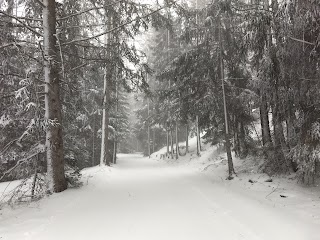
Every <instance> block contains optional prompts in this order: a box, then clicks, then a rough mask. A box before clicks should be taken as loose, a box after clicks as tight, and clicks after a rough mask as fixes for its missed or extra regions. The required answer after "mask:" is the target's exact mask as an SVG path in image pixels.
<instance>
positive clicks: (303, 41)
mask: <svg viewBox="0 0 320 240" xmlns="http://www.w3.org/2000/svg"><path fill="white" fill-rule="evenodd" d="M289 38H290V39H292V40H294V41H297V42H301V43H305V44H309V45H312V46H314V45H315V44H314V43H311V42H308V41H305V40H302V39H298V38H294V37H291V36H289Z"/></svg>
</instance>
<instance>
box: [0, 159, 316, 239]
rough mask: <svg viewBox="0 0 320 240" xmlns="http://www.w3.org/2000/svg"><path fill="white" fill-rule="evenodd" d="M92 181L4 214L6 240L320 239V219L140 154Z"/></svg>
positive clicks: (95, 173) (96, 171) (1, 227)
mask: <svg viewBox="0 0 320 240" xmlns="http://www.w3.org/2000/svg"><path fill="white" fill-rule="evenodd" d="M87 174H89V175H92V177H89V178H88V182H89V184H88V185H86V186H84V187H82V188H81V189H78V190H68V191H66V192H64V193H61V194H56V195H54V196H51V197H50V198H48V199H44V200H42V201H40V202H39V203H36V204H31V205H30V206H29V207H28V208H19V209H16V210H15V211H5V212H4V213H3V214H2V215H1V216H0V239H1V240H22V239H30V240H31V239H32V240H46V239H48V240H50V239H55V240H56V239H58V240H63V239H66V240H67V239H68V240H71V239H76V240H82V239H86V240H87V239H92V240H100V239H101V240H102V239H103V240H105V239H110V240H118V239H119V240H158V239H159V240H171V239H172V240H191V239H192V240H206V239H210V240H212V239H217V240H229V239H230V240H231V239H232V240H238V239H239V240H256V239H263V240H277V239H279V240H285V239H290V240H295V239H297V240H298V239H299V240H309V239H310V240H316V239H320V231H318V229H319V225H316V224H313V223H312V224H310V223H307V222H305V221H303V220H302V219H297V218H296V216H294V215H290V213H289V212H285V209H281V211H279V209H278V208H274V207H273V206H272V205H271V204H268V203H267V202H264V201H259V200H257V199H253V198H250V197H248V196H247V195H246V194H245V193H243V192H241V191H234V190H231V188H230V187H229V186H230V185H229V183H228V181H221V180H219V181H212V180H210V178H208V177H207V176H206V175H205V174H201V173H199V172H193V171H191V170H186V169H182V168H177V167H174V166H170V165H167V164H164V163H159V162H157V161H155V160H150V159H147V158H142V157H140V156H139V155H121V156H120V159H119V161H118V165H117V166H116V167H114V168H112V169H111V171H110V170H109V169H108V168H93V169H89V170H88V172H87Z"/></svg>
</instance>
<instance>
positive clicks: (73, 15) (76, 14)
mask: <svg viewBox="0 0 320 240" xmlns="http://www.w3.org/2000/svg"><path fill="white" fill-rule="evenodd" d="M122 1H123V0H120V1H117V2H114V3H110V4H108V5H105V6H101V7H92V8H89V9H85V10H83V11H80V12H77V13H73V14H70V15H68V16H65V17H61V18H57V21H62V20H66V19H68V18H70V17H75V16H78V15H81V14H83V13H86V12H90V11H92V10H99V9H103V8H107V7H111V6H112V5H115V4H117V3H120V2H122Z"/></svg>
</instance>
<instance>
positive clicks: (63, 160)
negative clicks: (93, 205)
mask: <svg viewBox="0 0 320 240" xmlns="http://www.w3.org/2000/svg"><path fill="white" fill-rule="evenodd" d="M0 29H1V33H0V70H1V71H0V181H1V182H7V181H12V180H17V179H25V182H24V183H25V184H29V189H31V190H32V193H31V195H30V197H31V198H32V199H33V198H37V197H39V196H43V194H48V193H54V192H61V191H64V190H65V189H67V186H68V185H69V186H72V185H76V184H78V183H79V182H78V181H79V175H80V170H81V169H83V168H86V167H91V166H96V165H100V166H102V165H108V166H109V165H114V164H116V162H117V153H119V152H121V153H132V152H135V151H140V152H141V151H142V152H144V154H145V155H146V156H148V155H149V156H150V154H151V153H152V152H155V151H158V150H159V149H161V148H162V147H166V149H167V150H166V154H165V156H163V157H169V158H172V159H174V158H175V159H178V158H179V157H181V156H183V155H185V154H186V153H188V136H191V135H192V136H197V154H198V155H201V151H202V146H201V139H202V140H204V141H206V142H207V143H210V144H212V145H217V144H223V145H224V150H225V151H226V153H227V159H228V176H227V177H228V179H230V180H231V179H233V177H234V175H235V174H236V172H235V170H234V167H233V159H232V158H233V154H235V156H236V157H239V158H246V157H247V156H258V157H259V158H261V159H263V161H264V164H263V171H264V172H266V173H268V174H269V175H270V176H272V175H275V174H288V173H292V172H296V174H297V175H298V176H299V179H300V180H301V181H302V182H304V183H305V184H313V183H314V182H315V180H316V178H317V176H319V173H320V164H319V157H320V155H319V151H320V148H319V144H320V142H319V141H320V122H319V116H320V112H319V104H320V98H318V95H319V90H320V86H319V84H318V81H319V74H320V69H319V68H320V66H319V59H320V4H319V2H318V0H249V1H248V0H208V1H206V0H197V1H196V0H190V1H187V0H180V1H175V0H165V1H160V2H158V1H155V2H152V3H151V2H146V1H144V2H143V1H142V2H139V1H134V0H119V1H116V0H106V1H94V0H89V1H75V0H63V1H55V0H43V1H42V0H35V1H29V0H20V1H17V0H2V1H0ZM318 88H319V89H318ZM184 141H186V142H185V144H184V143H183V144H182V143H180V144H179V142H184ZM175 142H176V144H175V147H174V143H175ZM179 145H180V146H179ZM30 179H31V181H29V180H30Z"/></svg>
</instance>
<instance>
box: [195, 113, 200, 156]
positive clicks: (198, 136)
mask: <svg viewBox="0 0 320 240" xmlns="http://www.w3.org/2000/svg"><path fill="white" fill-rule="evenodd" d="M196 128H197V155H198V156H200V152H201V143H200V130H199V117H198V115H197V116H196Z"/></svg>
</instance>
